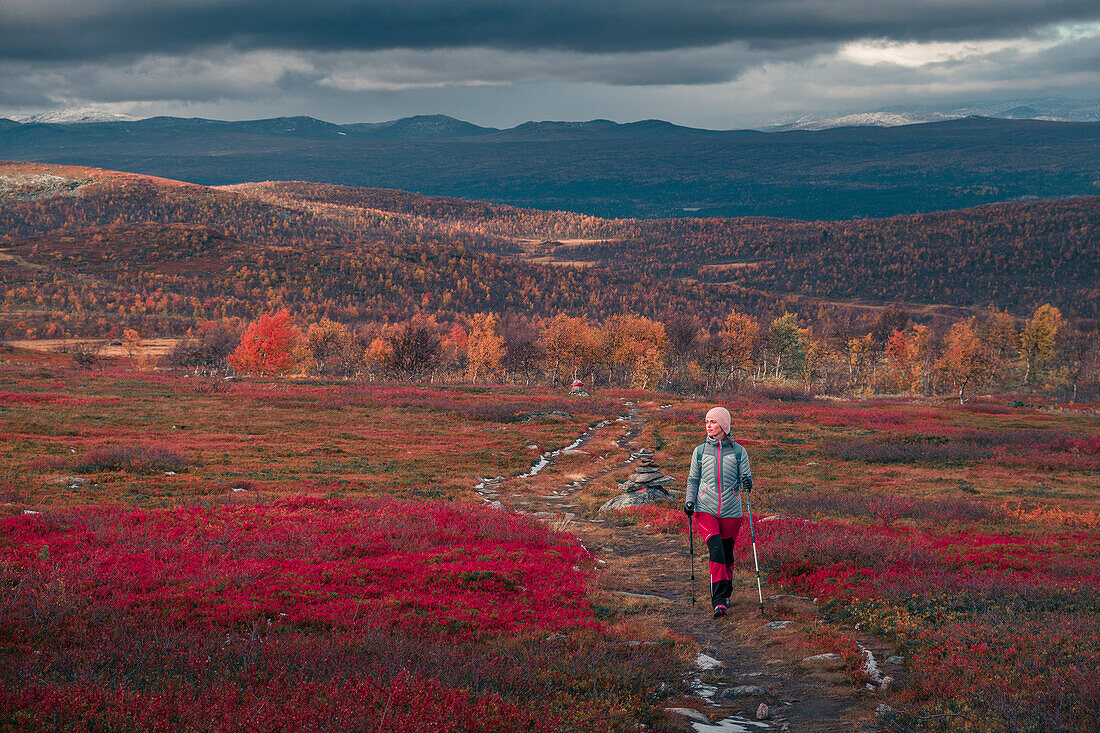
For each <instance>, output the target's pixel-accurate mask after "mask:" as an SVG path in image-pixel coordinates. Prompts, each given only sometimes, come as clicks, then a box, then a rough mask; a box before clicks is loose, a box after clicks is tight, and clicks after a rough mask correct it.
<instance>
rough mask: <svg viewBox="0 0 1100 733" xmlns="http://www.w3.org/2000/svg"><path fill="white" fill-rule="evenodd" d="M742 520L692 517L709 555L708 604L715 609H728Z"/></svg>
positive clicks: (696, 515) (709, 515)
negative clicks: (734, 552) (734, 559)
mask: <svg viewBox="0 0 1100 733" xmlns="http://www.w3.org/2000/svg"><path fill="white" fill-rule="evenodd" d="M742 519H744V517H729V518H725V519H720V518H718V517H716V516H714V515H713V514H704V513H702V512H696V513H695V528H696V530H697V531H698V532H699V534H700V535H702V537H703V541H704V542H706V543H707V552H708V554H709V555H710V600H711V604H712V605H714V606H716V607H717V606H728V605H729V602H730V594H731V593H732V592H733V558H734V554H733V551H734V548H735V546H736V544H737V535H738V533H739V532H740V531H741V520H742Z"/></svg>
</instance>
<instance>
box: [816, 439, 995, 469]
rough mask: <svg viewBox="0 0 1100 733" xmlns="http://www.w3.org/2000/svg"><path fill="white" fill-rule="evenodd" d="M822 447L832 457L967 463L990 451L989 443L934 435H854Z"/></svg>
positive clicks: (868, 460) (861, 459) (872, 461)
mask: <svg viewBox="0 0 1100 733" xmlns="http://www.w3.org/2000/svg"><path fill="white" fill-rule="evenodd" d="M822 450H823V452H824V453H825V454H826V455H828V456H831V457H833V458H841V459H844V460H846V461H863V462H865V463H932V462H935V463H968V462H972V461H978V460H981V459H983V458H988V457H989V456H991V455H993V449H992V448H991V447H989V446H985V445H978V444H976V443H963V444H958V443H949V442H941V441H939V440H934V439H917V440H913V439H909V440H904V441H903V440H885V441H884V440H877V439H874V438H855V439H853V440H836V441H832V442H828V443H826V444H825V445H824V446H823V448H822Z"/></svg>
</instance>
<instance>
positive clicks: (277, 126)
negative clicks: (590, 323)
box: [0, 116, 1100, 220]
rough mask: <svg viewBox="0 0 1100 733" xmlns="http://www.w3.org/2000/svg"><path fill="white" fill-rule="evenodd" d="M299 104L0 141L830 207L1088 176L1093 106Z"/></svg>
mask: <svg viewBox="0 0 1100 733" xmlns="http://www.w3.org/2000/svg"><path fill="white" fill-rule="evenodd" d="M399 122H401V125H400V126H398V125H396V124H395V125H389V126H387V125H385V124H382V126H378V125H375V124H374V123H366V126H361V125H360V126H357V125H352V126H348V125H336V124H333V123H328V122H324V121H322V120H317V119H315V118H311V117H282V118H270V119H266V120H251V121H238V122H225V121H216V120H205V119H202V118H170V117H154V118H148V119H145V120H138V121H126V122H110V123H94V122H89V123H81V124H37V123H36V124H21V123H15V122H8V123H4V122H2V121H0V159H6V160H16V161H18V160H22V161H29V162H43V163H54V164H71V165H89V166H94V167H99V168H104V169H112V170H130V171H134V172H137V173H143V174H147V175H154V176H159V177H163V178H171V179H177V180H186V181H191V182H193V183H198V184H202V185H226V184H233V183H242V182H246V181H254V180H303V181H313V182H318V183H334V184H341V185H350V186H366V187H375V188H391V189H400V190H405V191H416V192H420V193H424V194H428V195H438V196H456V197H459V198H467V199H474V200H479V201H489V202H495V203H507V204H512V205H515V206H521V207H526V208H540V209H545V210H561V209H567V210H571V211H576V212H579V213H585V214H591V215H596V216H601V217H643V218H666V217H676V216H700V217H707V216H726V217H728V216H751V215H764V216H778V217H784V218H794V219H803V220H811V219H832V220H843V219H850V218H857V217H883V216H892V215H895V214H910V213H920V212H928V211H939V210H948V209H963V208H968V207H972V206H978V205H982V204H987V203H996V202H1005V201H1013V200H1028V199H1034V198H1038V199H1056V198H1063V197H1066V196H1074V195H1096V194H1100V179H1097V178H1096V176H1095V171H1096V170H1100V122H1046V121H1036V120H1002V119H995V118H982V117H966V118H959V119H954V120H947V121H943V122H934V123H926V124H918V125H905V126H896V127H839V128H830V129H825V130H790V131H786V132H770V133H769V132H761V131H757V130H732V131H716V130H701V129H697V128H688V127H681V126H677V125H672V124H671V123H667V122H664V121H660V120H642V121H638V122H632V123H626V124H620V123H616V122H612V121H610V120H590V121H587V122H580V123H576V122H540V123H534V122H532V123H524V124H523V125H518V126H516V127H514V128H509V129H507V130H497V129H494V128H482V127H478V126H474V125H470V124H469V123H464V122H463V121H461V120H456V119H455V118H450V117H446V116H423V117H418V118H406V120H404V121H399Z"/></svg>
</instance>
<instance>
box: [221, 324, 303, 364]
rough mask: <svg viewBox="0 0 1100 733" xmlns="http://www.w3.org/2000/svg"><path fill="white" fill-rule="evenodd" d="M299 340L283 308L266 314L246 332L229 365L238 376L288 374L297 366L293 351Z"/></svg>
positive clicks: (297, 332) (297, 333)
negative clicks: (239, 374) (246, 373)
mask: <svg viewBox="0 0 1100 733" xmlns="http://www.w3.org/2000/svg"><path fill="white" fill-rule="evenodd" d="M300 337H301V334H300V333H299V331H298V328H297V327H296V326H295V325H294V323H293V322H292V321H291V319H290V313H289V312H288V311H287V310H286V309H285V308H284V309H282V310H278V311H274V312H273V311H268V312H267V313H264V314H263V315H262V316H260V317H259V318H258V319H257V320H256V321H253V322H252V323H251V324H249V326H248V328H246V329H245V332H244V335H243V336H241V343H240V346H238V347H237V348H236V350H235V351H234V352H233V353H232V354H231V355H230V356H229V364H230V366H232V367H233V368H234V369H236V370H237V371H239V372H258V373H260V374H263V375H265V376H267V375H274V374H283V373H285V372H289V371H290V370H291V369H293V368H294V367H295V366H296V364H297V362H296V360H295V358H294V354H293V350H294V347H295V346H296V345H297V343H298V339H299V338H300Z"/></svg>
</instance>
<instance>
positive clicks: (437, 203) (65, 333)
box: [0, 164, 1100, 390]
mask: <svg viewBox="0 0 1100 733" xmlns="http://www.w3.org/2000/svg"><path fill="white" fill-rule="evenodd" d="M0 186H3V194H4V195H3V197H2V198H0V231H2V232H4V235H3V237H2V238H0V295H2V298H3V301H2V307H3V311H2V317H0V338H3V339H7V340H22V339H34V338H64V337H70V338H71V337H80V338H90V337H100V338H102V337H109V338H122V335H123V334H126V335H127V338H128V339H129V341H130V342H131V343H137V342H139V341H140V340H141V339H147V338H151V337H157V336H176V337H179V336H185V337H186V338H185V343H186V344H191V345H190V346H186V347H181V348H184V353H183V354H182V355H181V354H177V355H176V357H175V358H176V361H177V362H179V363H180V364H182V365H186V364H191V365H202V364H206V365H207V366H209V365H210V363H211V362H210V358H208V357H210V354H209V353H207V352H209V351H210V348H213V347H210V348H208V345H207V346H203V338H206V337H210V338H214V340H215V341H216V342H217V344H219V346H218V347H217V348H216V349H214V351H216V352H217V354H216V356H217V359H214V363H216V364H221V365H223V366H224V365H225V364H226V363H227V362H226V361H225V360H226V358H227V355H228V349H229V347H230V346H233V347H236V346H237V345H238V340H239V339H240V338H241V334H242V332H243V331H244V330H245V328H246V327H249V328H251V327H253V326H254V325H255V324H256V323H257V322H258V321H257V319H258V318H260V316H261V315H263V314H267V316H266V317H269V318H270V317H271V316H272V315H273V314H275V313H279V314H281V315H280V317H281V318H282V319H283V320H284V321H285V322H286V323H289V322H290V321H291V320H293V321H294V322H296V323H297V324H298V326H296V327H292V326H287V327H288V328H290V329H291V330H292V331H293V330H294V329H295V328H297V329H299V330H300V332H301V334H302V335H303V337H304V335H305V334H306V333H308V332H311V329H312V330H314V331H315V330H316V329H318V328H320V329H321V331H320V332H318V333H322V332H323V333H327V334H328V336H323V337H322V336H317V338H321V339H322V341H325V339H328V340H329V341H331V342H332V343H337V342H339V343H340V344H342V346H340V348H339V349H337V350H336V351H338V352H339V353H341V354H344V356H339V357H338V358H337V356H338V355H336V356H334V354H336V352H333V353H332V354H328V355H327V356H326V352H324V350H323V349H322V355H321V356H319V357H318V356H316V355H314V357H312V362H309V360H303V358H302V357H301V355H300V354H299V355H298V356H295V357H294V358H293V359H292V358H291V357H290V356H287V357H286V358H287V359H289V360H290V361H291V362H294V363H296V364H301V363H314V364H319V365H321V366H320V368H322V369H323V368H325V367H324V365H325V363H326V360H328V357H329V356H332V357H333V358H337V361H340V362H341V363H343V364H344V366H343V367H342V368H343V369H345V371H347V370H349V369H350V372H351V373H358V372H359V371H362V370H363V369H364V368H365V367H364V366H363V365H364V364H367V363H372V364H373V365H374V366H373V367H372V368H374V369H382V370H383V371H388V372H390V373H393V374H401V373H405V372H407V371H408V370H410V369H412V370H413V371H415V369H416V365H418V364H420V363H421V362H422V361H423V360H424V359H425V358H426V359H428V361H430V362H431V363H433V364H437V363H438V364H444V363H445V364H449V365H450V366H449V367H448V368H449V369H451V370H452V371H453V370H457V371H458V372H459V373H464V370H466V369H467V368H468V365H469V364H480V365H481V366H479V367H477V368H476V369H475V370H474V375H475V376H478V375H480V377H479V378H483V377H485V376H488V375H494V374H503V373H505V372H508V370H509V369H511V371H510V372H509V373H510V374H512V375H513V376H512V377H511V378H513V379H521V380H529V379H532V378H536V377H537V375H539V374H541V375H542V376H541V377H537V378H552V379H553V380H567V379H569V378H571V376H570V375H572V376H578V375H583V376H587V377H588V378H589V379H594V378H596V377H597V376H598V375H600V374H606V375H608V376H607V377H606V379H607V380H608V382H609V383H621V384H644V385H648V386H652V385H654V384H659V383H662V381H663V380H670V379H673V378H675V379H676V380H679V382H678V383H680V384H694V385H696V386H705V387H708V388H711V389H715V388H720V387H721V385H723V384H725V383H726V382H728V380H729V379H731V378H734V377H736V376H737V375H741V376H742V377H744V376H749V377H751V378H752V379H754V380H761V379H768V378H773V379H778V378H783V379H799V380H801V381H803V383H804V384H805V385H806V386H807V388H809V386H810V385H811V384H812V383H813V382H814V380H819V379H823V378H826V376H827V377H828V379H829V380H831V381H830V383H834V382H836V381H837V380H838V379H839V380H840V381H841V382H843V383H844V384H845V385H847V386H846V387H845V388H846V389H848V388H851V386H852V384H857V385H858V384H862V385H863V387H862V388H869V386H870V385H873V384H874V385H877V388H878V389H885V388H887V387H890V386H891V385H893V387H894V388H895V389H901V388H904V390H912V389H916V388H917V386H916V385H918V383H920V384H922V385H923V387H921V388H922V389H926V390H927V389H931V388H932V386H931V385H932V382H931V381H929V380H931V379H932V378H933V376H935V377H936V379H938V380H940V381H939V382H937V383H936V384H950V385H951V389H957V387H956V386H955V382H954V381H953V380H955V379H956V376H957V374H958V373H969V372H967V371H966V370H968V369H973V370H976V371H975V375H977V376H974V377H973V378H972V377H967V379H977V380H978V383H988V382H991V381H994V380H997V379H999V380H1001V382H1002V383H1003V384H1005V385H1008V384H1012V383H1015V384H1016V385H1017V386H1021V385H1024V384H1033V383H1034V381H1035V378H1036V375H1037V374H1038V372H1039V371H1040V370H1041V368H1042V369H1046V370H1047V372H1049V371H1050V369H1052V368H1054V367H1055V366H1056V365H1061V366H1058V369H1061V370H1062V371H1060V372H1058V373H1059V374H1061V375H1062V376H1061V377H1059V379H1061V382H1058V383H1060V384H1065V385H1071V386H1072V387H1073V389H1074V390H1076V389H1077V387H1078V386H1079V385H1081V384H1086V385H1087V384H1091V381H1089V380H1090V379H1092V378H1093V377H1092V375H1093V373H1094V372H1095V369H1094V368H1093V366H1090V365H1092V364H1093V361H1095V357H1096V352H1097V344H1096V340H1097V330H1096V324H1095V320H1096V317H1097V315H1098V314H1097V308H1098V298H1097V294H1098V293H1097V288H1098V287H1100V272H1098V267H1100V263H1098V258H1097V257H1096V244H1095V243H1096V242H1097V241H1100V199H1085V198H1078V199H1069V200H1064V201H1054V202H1032V203H1019V204H1001V205H993V206H987V207H981V208H977V209H971V210H966V211H959V212H948V213H940V214H928V215H915V216H907V217H893V218H889V219H881V220H857V221H850V222H792V221H786V220H778V219H767V218H750V219H673V220H637V219H619V220H609V219H600V218H596V217H591V216H585V215H581V214H572V213H563V212H543V211H536V210H524V209H517V208H514V207H507V206H500V205H493V204H485V203H479V202H467V201H461V200H457V199H439V198H427V197H421V196H417V195H413V194H407V193H401V192H396V191H384V190H371V189H353V188H347V187H339V186H331V185H318V184H304V183H260V184H243V185H238V186H229V187H224V188H207V187H202V186H195V185H191V184H183V183H179V182H177V181H169V180H165V179H154V178H149V177H145V176H137V175H132V174H124V173H114V172H107V171H99V170H95V169H86V168H71V167H57V166H38V165H28V164H3V165H0ZM487 319H488V320H487ZM249 324H252V326H250V325H249ZM486 324H488V325H486ZM895 332H896V333H895ZM474 333H480V334H481V341H480V342H481V343H488V344H496V346H495V347H494V348H496V349H497V351H498V352H499V353H498V354H497V355H496V356H495V357H492V356H491V354H490V357H491V358H490V357H484V355H482V357H477V358H475V357H474V356H466V355H465V354H466V352H465V351H463V350H464V349H466V348H467V341H468V339H469V338H472V336H471V334H474ZM203 334H205V335H206V336H203ZM334 334H335V335H334ZM555 334H556V335H555ZM1028 334H1030V335H1028ZM403 339H404V340H405V341H408V343H405V341H403ZM410 339H411V340H410ZM1029 339H1030V341H1029ZM291 340H293V339H291ZM1040 341H1041V342H1042V346H1041V349H1040V348H1039V347H1038V346H1034V347H1028V346H1026V343H1032V344H1034V343H1039V342H1040ZM448 343H450V344H452V346H451V347H449V348H450V352H448V353H450V356H449V357H448V359H447V360H443V358H442V356H441V354H443V353H444V351H446V349H445V348H444V346H445V345H446V344H448ZM551 343H552V344H556V345H553V346H551V345H549V344H551ZM356 344H357V346H356ZM432 344H434V346H432ZM563 344H566V345H563ZM601 344H602V346H601ZM624 344H626V345H625V346H624ZM428 347H431V348H434V349H443V351H439V352H436V351H431V348H429V352H430V353H428V352H425V353H421V354H420V356H415V357H408V356H407V354H406V352H409V350H410V349H412V350H413V351H414V352H416V350H417V349H420V350H423V349H425V348H428ZM333 348H335V347H333ZM486 348H488V347H486ZM187 349H190V351H187ZM204 349H205V351H204ZM554 349H557V351H554ZM608 349H610V351H607V350H608ZM960 349H962V350H963V351H962V352H959V350H960ZM966 349H970V350H971V351H966ZM891 350H892V352H891ZM952 350H954V351H952ZM460 351H461V353H462V354H463V355H462V356H456V354H459V352H460ZM474 351H476V349H475V350H474ZM490 351H492V349H490ZM605 351H607V353H606V354H605V353H604V352H605ZM612 352H614V353H616V354H617V356H614V357H612V356H608V355H607V354H610V353H612ZM971 352H973V354H977V355H978V356H980V357H981V359H979V362H980V363H979V362H973V361H972V360H971V356H973V354H971ZM204 353H205V354H206V356H203V354H204ZM349 353H354V354H358V356H355V357H354V358H351V360H350V361H348V359H347V358H346V356H347V354H349ZM416 353H419V352H416ZM471 353H473V351H471ZM555 353H558V354H562V353H568V354H572V356H570V357H569V358H568V359H566V358H565V357H555V356H553V355H554V354H555ZM891 353H893V356H891V355H890V354H891ZM959 353H962V354H963V355H962V356H960V355H959ZM196 354H197V355H198V356H196ZM372 354H373V356H372ZM540 354H542V355H543V356H539V355H540ZM546 354H550V356H549V357H547V356H545V355H546ZM601 354H603V356H601ZM951 354H954V357H951V358H954V359H955V362H954V366H952V367H951V368H950V369H947V368H946V367H944V366H943V364H944V362H943V359H945V358H948V356H949V355H951ZM395 355H396V356H395ZM1074 355H1076V356H1074ZM975 358H977V357H975ZM371 359H373V361H371ZM479 359H481V361H479ZM486 359H488V360H487V361H486ZM547 359H552V360H553V365H552V366H550V365H548V363H547ZM609 359H613V360H617V361H615V364H616V366H615V367H614V368H610V367H608V366H607V365H608V363H610V362H609V361H608V360H609ZM1067 360H1068V361H1067ZM261 361H262V360H261ZM880 362H881V364H882V366H883V371H882V372H881V373H880V372H879V370H878V367H877V366H876V365H878V364H879V363H880ZM1071 362H1072V364H1073V365H1075V366H1073V367H1072V369H1071V368H1070V366H1069V365H1070V363H1071ZM288 363H289V362H288ZM888 363H890V364H894V363H897V364H902V365H903V367H898V368H897V369H895V368H893V367H890V369H886V365H887V364H888ZM242 364H243V362H242ZM349 365H350V366H349ZM509 365H511V366H509ZM517 365H519V366H517ZM601 365H602V366H601ZM906 365H907V366H906ZM960 365H961V366H960ZM242 368H244V367H243V366H242ZM257 368H260V369H261V370H263V369H266V367H264V366H262V365H261V367H257ZM899 369H900V370H901V371H899ZM616 370H617V371H616ZM945 370H947V371H945ZM960 370H962V372H960ZM946 373H950V374H951V375H956V376H949V377H944V376H943V375H944V374H946ZM899 374H900V375H901V376H899ZM1051 374H1053V372H1051V373H1050V374H1048V375H1047V376H1048V377H1049V376H1050V375H1051ZM532 375H536V376H532ZM616 375H617V376H616ZM822 375H825V376H822ZM845 375H846V376H845ZM882 375H890V376H889V379H890V380H893V381H890V382H889V383H887V382H884V381H883V380H884V379H886V378H887V377H885V376H882ZM1073 375H1076V376H1073ZM841 376H843V379H840V377H841ZM1051 378H1053V377H1051ZM853 379H855V380H856V382H852V380H853ZM876 380H877V381H876ZM899 380H900V381H899ZM922 380H923V381H922ZM1055 381H1057V380H1055ZM974 384H975V382H973V381H970V382H968V383H967V385H966V386H969V387H970V388H971V389H972V388H973V386H974Z"/></svg>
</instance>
